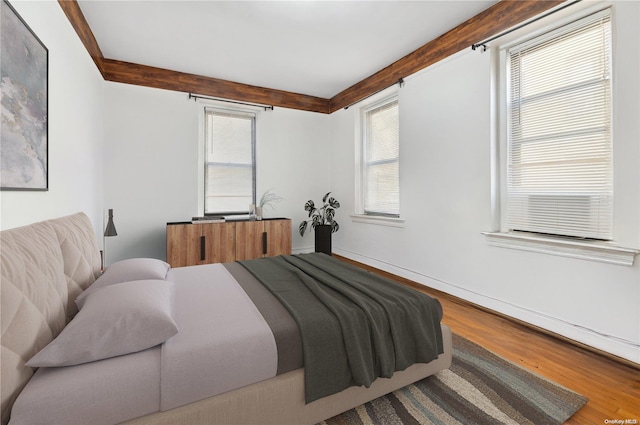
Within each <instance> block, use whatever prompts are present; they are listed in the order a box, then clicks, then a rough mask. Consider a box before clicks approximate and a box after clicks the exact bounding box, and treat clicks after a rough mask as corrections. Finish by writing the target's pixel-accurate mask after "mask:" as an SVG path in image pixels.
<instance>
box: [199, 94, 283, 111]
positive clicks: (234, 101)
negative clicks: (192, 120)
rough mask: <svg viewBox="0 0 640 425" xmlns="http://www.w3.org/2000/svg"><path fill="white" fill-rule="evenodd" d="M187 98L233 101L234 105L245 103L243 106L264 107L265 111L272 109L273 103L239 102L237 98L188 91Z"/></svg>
mask: <svg viewBox="0 0 640 425" xmlns="http://www.w3.org/2000/svg"><path fill="white" fill-rule="evenodd" d="M189 99H194V101H196V100H198V99H206V100H216V101H218V102H227V103H235V104H236V105H245V106H255V107H257V108H264V110H265V111H267V110H271V111H273V105H258V104H256V103H247V102H240V101H238V100H229V99H220V98H219V97H209V96H201V95H199V94H193V93H189Z"/></svg>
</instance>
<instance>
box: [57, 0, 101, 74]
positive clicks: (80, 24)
mask: <svg viewBox="0 0 640 425" xmlns="http://www.w3.org/2000/svg"><path fill="white" fill-rule="evenodd" d="M58 4H59V5H60V7H61V8H62V10H63V11H64V14H65V15H67V19H68V20H69V22H70V23H71V26H72V27H73V29H75V30H76V33H77V34H78V37H80V41H82V44H84V47H85V49H87V52H89V55H90V56H91V59H93V62H94V63H95V64H96V66H97V67H98V70H99V71H100V74H102V76H103V77H104V56H103V55H102V51H101V50H100V46H99V45H98V42H97V41H96V38H95V36H94V35H93V31H91V28H90V27H89V23H88V22H87V20H86V19H85V17H84V13H82V10H81V9H80V5H78V2H77V1H76V0H58Z"/></svg>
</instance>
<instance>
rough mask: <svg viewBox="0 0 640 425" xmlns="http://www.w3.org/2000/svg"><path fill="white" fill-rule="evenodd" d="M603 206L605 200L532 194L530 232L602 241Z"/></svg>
mask: <svg viewBox="0 0 640 425" xmlns="http://www.w3.org/2000/svg"><path fill="white" fill-rule="evenodd" d="M604 200H605V201H606V198H604ZM602 204H603V197H601V196H593V195H583V194H580V195H574V194H535V195H528V197H527V214H526V215H527V219H526V223H527V224H526V227H528V229H527V231H530V232H539V233H548V234H553V235H561V236H575V237H582V238H598V239H602V234H601V232H602V229H601V218H602V217H601V214H602V213H603V208H602V207H603V206H604V205H602Z"/></svg>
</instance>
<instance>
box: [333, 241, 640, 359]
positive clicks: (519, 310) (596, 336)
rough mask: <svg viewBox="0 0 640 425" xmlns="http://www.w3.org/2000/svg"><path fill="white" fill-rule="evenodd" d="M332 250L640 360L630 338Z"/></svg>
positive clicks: (615, 353) (371, 259)
mask: <svg viewBox="0 0 640 425" xmlns="http://www.w3.org/2000/svg"><path fill="white" fill-rule="evenodd" d="M333 251H334V252H335V253H336V254H338V255H341V256H343V257H346V258H349V259H351V260H354V261H357V262H360V263H362V264H366V265H368V266H371V267H375V268H377V269H380V270H383V271H386V272H389V273H393V274H395V275H397V276H400V277H403V278H405V279H409V280H412V281H414V282H417V283H420V284H422V285H425V286H428V287H430V288H433V289H436V290H438V291H442V292H445V293H447V294H450V295H453V296H455V297H458V298H461V299H463V300H466V301H469V302H471V303H474V304H477V305H479V306H482V307H485V308H488V309H490V310H493V311H496V312H498V313H501V314H505V315H507V316H510V317H513V318H515V319H518V320H521V321H523V322H526V323H529V324H531V325H534V326H537V327H540V328H543V329H545V330H548V331H550V332H553V333H555V334H558V335H561V336H563V337H565V338H569V339H572V340H574V341H577V342H579V343H582V344H585V345H588V346H590V347H593V348H596V349H598V350H601V351H604V352H607V353H610V354H613V355H615V356H618V357H621V358H623V359H626V360H629V361H631V362H634V363H638V364H640V349H639V348H638V346H637V345H634V344H633V343H631V342H626V341H621V340H618V339H615V337H611V336H607V335H603V334H600V333H598V332H597V331H595V330H593V329H589V328H586V327H583V326H580V325H578V324H574V323H569V322H566V321H563V320H561V319H558V318H554V317H550V316H547V315H545V314H543V313H540V312H536V311H532V310H528V309H526V308H523V307H521V306H517V305H513V304H510V303H507V302H504V301H500V300H497V299H495V298H491V297H487V296H484V295H482V294H478V293H476V292H472V291H469V290H467V289H465V288H461V287H459V286H456V285H453V284H451V283H448V282H443V281H441V280H437V279H433V278H431V277H429V276H426V275H424V274H421V273H418V272H415V271H412V270H409V269H405V268H402V267H397V266H395V265H393V264H390V263H386V262H383V261H379V260H376V259H374V258H370V257H365V256H362V255H359V254H356V253H353V252H349V251H344V250H341V249H335V248H334V250H333Z"/></svg>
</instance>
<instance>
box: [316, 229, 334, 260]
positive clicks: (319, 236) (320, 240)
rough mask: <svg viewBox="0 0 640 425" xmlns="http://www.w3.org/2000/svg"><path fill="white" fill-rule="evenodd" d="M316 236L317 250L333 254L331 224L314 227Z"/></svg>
mask: <svg viewBox="0 0 640 425" xmlns="http://www.w3.org/2000/svg"><path fill="white" fill-rule="evenodd" d="M314 232H315V234H316V235H315V237H316V252H323V253H325V254H327V255H331V226H330V225H328V224H321V225H318V226H316V227H315V229H314Z"/></svg>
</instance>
